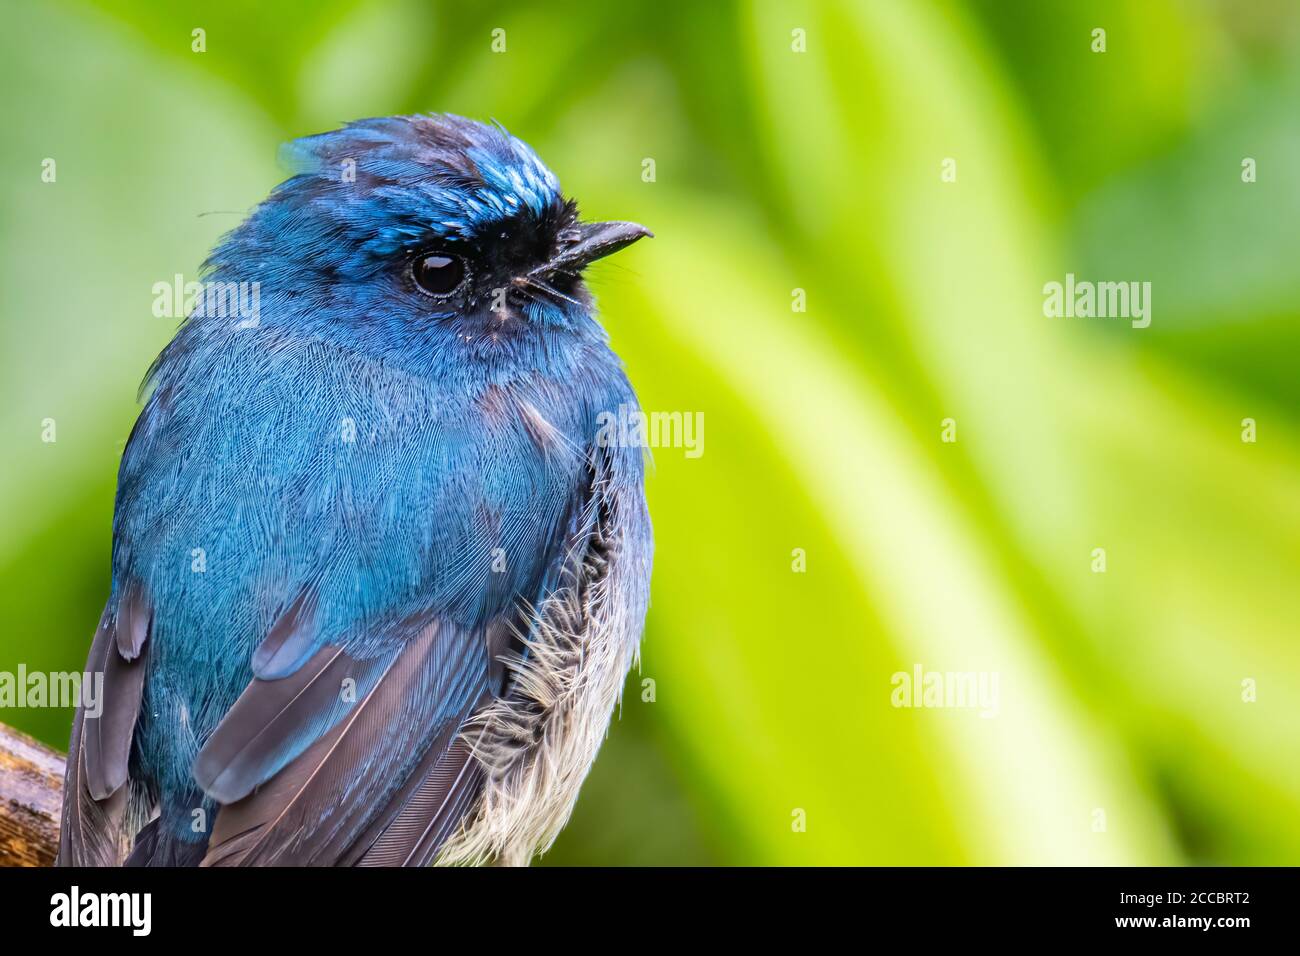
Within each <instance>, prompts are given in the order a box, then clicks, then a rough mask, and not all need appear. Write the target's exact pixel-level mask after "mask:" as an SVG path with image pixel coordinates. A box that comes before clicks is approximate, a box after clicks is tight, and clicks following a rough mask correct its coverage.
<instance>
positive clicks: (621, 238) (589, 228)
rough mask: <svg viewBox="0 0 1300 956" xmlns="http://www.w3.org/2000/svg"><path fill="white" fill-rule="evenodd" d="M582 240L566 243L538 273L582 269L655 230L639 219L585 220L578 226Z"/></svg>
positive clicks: (650, 234)
mask: <svg viewBox="0 0 1300 956" xmlns="http://www.w3.org/2000/svg"><path fill="white" fill-rule="evenodd" d="M577 233H578V241H577V242H575V243H573V244H572V245H570V246H566V247H565V248H564V249H563V250H561V251H560V253H559V255H557V256H556V257H555V258H554V259H552V260H551V261H550V262H548V263H546V264H545V265H543V266H541V267H539V268H538V269H535V270H534V274H536V275H543V274H545V275H550V274H552V273H555V272H572V273H578V272H581V271H582V270H583V269H585V268H586V267H587V266H588V265H590V264H591V263H593V262H595V261H596V260H597V259H603V258H605V256H608V255H612V254H613V253H615V252H618V250H620V249H622V248H624V247H625V246H630V245H632V243H634V242H636V241H637V240H638V239H641V238H642V237H644V236H649V237H651V238H654V233H653V232H651V231H650V230H649V229H647V228H646V227H645V226H641V225H638V224H637V223H635V222H584V223H581V224H580V225H579V226H578V228H577Z"/></svg>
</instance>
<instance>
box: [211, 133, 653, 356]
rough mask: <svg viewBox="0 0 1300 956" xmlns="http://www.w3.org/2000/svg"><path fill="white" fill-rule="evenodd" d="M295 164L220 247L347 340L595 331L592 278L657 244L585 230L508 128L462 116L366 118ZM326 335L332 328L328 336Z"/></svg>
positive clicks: (227, 268) (304, 315)
mask: <svg viewBox="0 0 1300 956" xmlns="http://www.w3.org/2000/svg"><path fill="white" fill-rule="evenodd" d="M284 158H285V160H286V161H287V162H288V164H289V165H290V166H291V168H292V169H293V170H294V171H295V173H296V175H294V176H293V177H292V178H291V179H289V180H287V181H286V182H284V183H282V184H281V185H280V186H278V187H277V188H276V189H275V190H274V191H273V192H272V193H271V195H270V196H269V197H268V199H267V200H266V201H265V202H264V203H262V204H261V206H259V207H258V209H257V210H256V211H255V212H254V213H253V215H252V216H250V217H249V219H248V220H247V221H246V222H245V223H244V224H243V225H241V226H240V227H239V228H238V229H236V230H235V231H234V232H232V233H231V235H230V236H229V237H228V238H227V239H226V240H225V241H224V242H223V244H222V245H221V246H220V247H219V248H218V249H217V250H216V251H215V252H214V253H213V255H212V257H211V258H210V260H209V263H208V266H209V269H210V273H211V274H212V276H213V277H214V278H222V279H239V280H241V281H256V282H259V283H260V285H261V286H262V288H263V302H265V301H266V299H267V294H268V293H270V294H271V295H272V296H274V297H276V298H277V299H278V301H281V302H285V301H288V302H292V303H295V304H296V306H297V307H296V308H293V309H290V310H287V311H290V312H292V313H294V314H295V315H296V316H297V318H296V319H295V320H294V321H298V322H310V323H313V325H317V326H322V327H323V326H326V325H330V324H333V325H334V326H342V328H335V329H334V330H333V331H334V332H335V333H336V334H346V335H357V336H362V335H364V334H365V333H366V332H367V331H373V332H380V331H386V332H388V333H389V334H400V335H402V336H403V337H406V336H409V335H411V334H417V331H418V330H420V329H431V328H439V329H441V330H443V331H444V332H446V331H450V332H452V333H454V335H455V336H456V337H458V338H459V339H460V340H463V341H465V342H475V343H478V344H480V345H482V344H483V343H485V342H489V343H490V342H494V341H502V340H508V339H509V338H510V337H511V336H512V335H514V334H517V333H519V332H521V331H524V330H529V329H532V330H536V329H539V328H540V329H556V328H573V327H577V326H580V325H581V324H582V323H590V322H591V319H590V310H591V300H590V296H589V294H588V292H587V290H586V287H585V286H584V284H583V281H582V276H583V270H584V269H585V268H586V267H587V265H589V264H590V263H591V262H594V261H595V260H597V259H599V258H602V257H603V256H607V255H609V254H610V253H612V252H616V251H617V250H619V249H621V248H623V247H624V246H627V245H629V244H630V243H633V242H635V241H636V240H637V239H640V238H641V237H643V236H648V235H650V232H649V230H647V229H646V228H644V227H643V226H639V225H637V224H635V223H630V222H596V223H584V222H581V221H580V220H579V219H578V215H577V206H576V204H575V203H574V202H573V201H572V200H568V199H565V198H564V196H563V194H562V193H561V192H560V185H559V182H558V181H557V180H556V178H555V175H554V174H553V173H552V172H551V171H550V170H549V169H547V168H546V166H545V165H543V164H542V161H541V160H540V159H539V158H538V157H537V154H536V153H534V152H533V150H532V149H531V148H530V147H529V146H528V145H527V144H526V143H524V142H523V141H521V140H519V139H516V138H515V137H514V136H511V135H510V134H509V133H507V132H506V131H505V130H504V129H503V128H501V127H500V126H496V125H487V124H483V123H477V122H474V121H471V120H467V119H463V118H461V117H458V116H451V115H428V116H395V117H387V118H381V119H370V120H361V121H358V122H355V123H351V124H349V125H348V126H345V127H344V128H342V129H339V130H335V131H333V132H329V133H322V134H320V135H317V136H310V137H307V138H305V139H300V140H297V141H295V142H293V143H291V144H289V145H288V146H286V147H285V150H284ZM321 331H324V329H323V328H322V329H321Z"/></svg>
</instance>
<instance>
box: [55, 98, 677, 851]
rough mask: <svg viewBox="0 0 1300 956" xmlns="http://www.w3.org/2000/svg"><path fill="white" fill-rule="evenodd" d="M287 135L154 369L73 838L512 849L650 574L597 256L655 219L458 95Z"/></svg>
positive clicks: (599, 703)
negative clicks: (567, 189) (592, 282)
mask: <svg viewBox="0 0 1300 956" xmlns="http://www.w3.org/2000/svg"><path fill="white" fill-rule="evenodd" d="M286 151H287V158H288V161H289V162H290V163H291V164H292V166H293V170H294V172H295V175H293V176H292V178H290V179H288V180H287V181H286V182H284V183H282V184H281V185H279V186H278V187H276V189H275V190H273V191H272V193H271V194H270V196H269V197H268V198H267V199H266V200H265V201H264V202H263V203H262V204H261V205H260V206H258V207H257V209H256V210H255V211H254V212H253V213H252V214H251V215H250V216H249V217H248V219H247V220H245V221H244V222H243V223H242V224H241V225H240V226H239V227H237V228H236V229H235V230H234V231H233V232H231V233H230V234H229V235H227V236H226V237H224V238H223V240H222V241H221V243H220V244H219V245H218V247H217V248H216V250H215V251H214V252H213V253H212V255H211V256H210V258H209V260H208V262H207V263H206V264H205V267H204V268H205V273H204V276H205V280H206V282H205V286H204V295H203V297H202V299H201V301H199V302H197V303H196V305H195V307H194V308H193V310H192V311H191V314H190V315H189V316H188V317H187V318H186V320H185V321H184V322H183V323H182V324H181V327H180V329H179V330H178V332H177V334H176V336H175V338H174V339H173V340H172V341H171V343H170V344H169V345H168V346H167V347H166V349H164V351H163V352H162V354H161V355H160V356H159V357H158V359H157V360H156V361H155V362H154V364H153V366H152V368H151V369H150V371H149V374H148V376H147V378H146V380H145V385H144V386H143V388H142V394H143V395H145V396H147V397H145V399H144V405H143V408H142V411H141V413H140V416H139V419H138V420H137V422H136V425H135V428H134V430H133V431H132V434H131V438H130V441H129V442H128V444H127V447H126V450H125V453H124V454H123V457H122V462H121V467H120V470H119V475H118V488H117V498H116V505H115V513H114V519H113V550H112V589H111V594H110V597H109V599H108V603H107V606H106V607H105V609H104V613H103V617H102V618H101V620H100V622H99V627H98V630H97V632H96V634H95V637H94V641H93V643H92V645H91V649H90V657H89V660H88V663H87V671H88V672H94V673H103V675H104V690H103V694H102V696H103V699H104V705H103V708H102V712H101V713H93V714H92V713H88V712H85V711H82V710H79V711H78V712H77V716H76V720H75V723H74V725H73V731H72V743H71V748H70V753H69V758H68V765H67V781H66V792H65V805H64V813H63V822H62V834H61V842H60V851H59V860H60V862H61V863H63V864H69V865H117V864H120V863H123V862H125V864H126V865H145V866H160V865H179V866H190V865H205V866H231V865H245V866H247V865H274V864H286V865H318V866H352V865H362V866H368V865H407V866H420V865H426V864H429V863H434V862H436V863H472V864H478V863H486V862H497V863H502V864H526V863H528V862H529V861H530V860H531V859H532V858H533V856H534V855H536V854H537V853H540V852H543V851H545V850H546V849H547V848H548V847H549V846H550V844H551V842H552V841H553V840H554V839H555V837H556V835H557V834H558V833H559V831H560V830H561V829H562V828H563V826H564V824H565V823H566V822H567V820H568V817H569V814H570V812H571V811H572V808H573V805H574V802H575V800H576V799H577V795H578V790H579V787H580V786H581V784H582V781H583V778H584V777H585V776H586V774H587V771H588V770H589V768H590V767H591V764H592V761H593V760H594V759H595V757H596V753H597V750H598V749H599V747H600V744H601V741H602V740H603V738H604V736H605V733H606V730H607V728H608V725H609V721H610V718H611V715H612V712H613V710H614V708H615V706H616V704H617V702H618V700H619V697H620V693H621V687H622V684H623V681H624V678H625V677H626V674H627V671H628V669H629V668H630V667H631V666H632V664H633V662H634V660H635V658H636V655H637V649H638V643H639V640H640V634H641V629H642V625H643V622H644V618H645V612H646V607H647V602H648V598H649V581H650V567H651V554H652V537H651V529H650V520H649V515H648V512H647V509H646V504H645V495H644V467H645V465H644V454H645V452H644V449H643V448H642V447H639V446H638V447H628V446H626V445H619V444H618V443H617V442H611V441H606V440H603V439H602V427H601V426H602V423H605V422H608V421H609V420H610V418H609V416H622V415H626V414H627V410H628V409H635V408H636V405H635V402H636V399H635V396H634V393H633V391H632V387H631V385H630V384H629V382H628V379H627V376H626V374H625V372H624V370H623V367H622V363H621V362H620V361H619V359H618V358H617V356H615V354H614V353H613V352H612V351H611V350H610V348H609V345H608V340H607V336H606V334H605V332H604V331H603V329H602V328H601V326H600V325H599V324H598V323H597V321H596V319H595V317H594V305H593V301H592V298H591V295H590V294H589V292H588V290H587V288H586V286H585V285H584V283H583V270H584V268H585V267H586V266H587V265H588V264H589V263H591V262H592V261H594V260H596V259H599V258H601V257H602V256H606V255H609V254H610V253H612V252H615V251H617V250H619V249H621V248H623V247H625V246H627V245H629V244H631V243H633V242H635V241H636V240H638V239H640V238H641V237H643V236H648V235H650V233H649V232H648V230H646V229H645V228H644V227H642V226H639V225H636V224H634V223H627V222H604V223H583V222H581V221H579V219H578V216H577V207H576V205H575V204H574V203H573V202H572V201H569V200H566V199H565V198H564V197H563V195H562V193H561V191H560V187H559V183H558V182H557V180H556V178H555V176H554V174H553V173H552V172H551V171H550V170H549V169H547V168H546V166H544V165H543V164H542V162H541V160H540V159H538V157H537V155H536V154H535V153H534V152H533V150H532V149H531V148H530V147H529V146H527V145H526V144H525V143H523V142H522V141H520V140H519V139H516V138H515V137H513V136H511V135H510V134H509V133H507V132H506V131H505V130H504V129H503V128H501V127H499V126H489V125H484V124H481V123H477V122H472V121H470V120H466V119H462V118H460V117H456V116H450V115H430V116H396V117H388V118H381V119H369V120H362V121H359V122H355V123H352V124H350V125H348V126H346V127H344V128H342V129H339V130H336V131H333V132H329V133H323V134H321V135H318V136H311V137H307V138H305V139H302V140H298V141H296V142H295V143H293V144H290V146H288V147H286ZM235 289H237V290H239V297H238V302H239V303H240V304H241V306H244V305H247V304H249V303H250V302H251V303H252V304H253V305H255V309H254V310H253V311H254V312H255V314H252V315H250V314H249V310H247V309H245V308H242V307H241V308H239V309H238V310H232V309H230V308H223V307H222V304H223V303H225V304H226V305H229V303H230V302H231V301H234V296H233V294H232V295H231V296H224V297H223V295H222V294H220V293H222V291H223V290H227V291H228V290H235ZM213 290H216V292H217V293H219V294H212V293H213ZM249 290H251V294H249V295H245V292H247V291H249ZM214 303H215V304H214ZM232 313H233V314H232Z"/></svg>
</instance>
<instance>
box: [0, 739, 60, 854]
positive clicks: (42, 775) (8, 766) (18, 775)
mask: <svg viewBox="0 0 1300 956" xmlns="http://www.w3.org/2000/svg"><path fill="white" fill-rule="evenodd" d="M62 810H63V755H62V754H60V753H56V752H55V751H53V750H51V749H50V748H49V747H46V746H45V745H44V744H42V743H38V742H37V741H35V740H33V739H32V738H31V737H28V736H27V735H26V734H20V733H18V731H16V730H13V729H11V728H9V727H6V726H5V725H4V724H0V866H49V865H50V864H52V863H53V862H54V854H55V853H56V852H57V851H58V849H59V814H60V813H61V812H62Z"/></svg>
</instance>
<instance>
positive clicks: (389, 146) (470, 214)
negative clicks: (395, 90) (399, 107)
mask: <svg viewBox="0 0 1300 956" xmlns="http://www.w3.org/2000/svg"><path fill="white" fill-rule="evenodd" d="M282 159H283V160H284V161H285V162H286V163H287V164H288V165H289V166H290V168H291V169H293V171H294V172H295V173H297V175H296V176H295V177H294V178H293V179H291V180H289V181H288V182H286V183H284V184H282V185H281V186H280V187H279V188H278V189H277V190H276V195H275V196H274V197H273V198H274V199H279V200H288V201H290V202H292V203H293V204H294V205H300V204H301V205H305V206H307V207H309V208H310V209H311V211H312V213H314V214H316V215H320V214H324V216H325V217H326V218H328V219H330V220H332V222H333V224H334V225H335V226H339V225H342V226H344V227H345V228H347V229H348V231H349V232H352V231H355V232H356V233H358V238H359V239H361V241H362V244H363V246H364V247H365V248H366V250H367V251H369V252H372V253H375V254H386V253H388V252H391V251H394V250H396V249H398V248H401V247H404V246H407V245H409V244H411V243H413V242H419V241H422V240H425V239H427V238H428V236H429V234H430V233H431V232H432V233H434V234H436V235H438V236H441V237H442V238H445V239H447V240H464V239H472V238H474V237H475V236H476V235H480V234H482V233H483V232H484V231H485V230H486V228H487V227H490V226H495V225H497V224H499V223H501V222H502V221H503V220H513V219H519V218H521V217H523V218H531V219H535V220H536V221H538V222H541V221H543V220H552V221H553V220H554V218H555V217H556V216H557V214H562V213H563V211H564V210H565V209H566V206H565V202H564V198H563V195H562V194H561V192H560V183H559V181H558V180H557V179H556V178H555V174H554V173H552V172H551V171H550V170H549V169H547V168H546V166H545V164H544V163H543V162H542V161H541V160H540V159H539V158H538V156H537V154H536V153H534V152H533V150H532V148H531V147H530V146H529V145H528V144H527V143H525V142H523V140H520V139H517V138H515V137H514V136H511V135H510V134H509V133H508V132H506V130H505V129H504V128H502V127H501V126H499V125H488V124H485V123H477V122H474V121H473V120H467V119H463V118H461V117H459V116H451V115H448V114H441V115H429V116H394V117H385V118H381V119H369V120H360V121H358V122H355V123H351V124H349V125H348V126H345V127H344V128H342V129H339V130H335V131H333V132H329V133H321V134H320V135H317V136H308V137H306V138H304V139H299V140H296V141H294V142H293V143H290V144H288V145H287V146H286V147H285V148H284V150H283V154H282ZM316 215H313V217H312V218H316ZM362 237H364V238H362Z"/></svg>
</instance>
